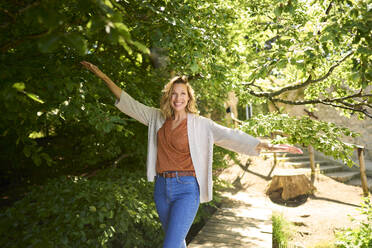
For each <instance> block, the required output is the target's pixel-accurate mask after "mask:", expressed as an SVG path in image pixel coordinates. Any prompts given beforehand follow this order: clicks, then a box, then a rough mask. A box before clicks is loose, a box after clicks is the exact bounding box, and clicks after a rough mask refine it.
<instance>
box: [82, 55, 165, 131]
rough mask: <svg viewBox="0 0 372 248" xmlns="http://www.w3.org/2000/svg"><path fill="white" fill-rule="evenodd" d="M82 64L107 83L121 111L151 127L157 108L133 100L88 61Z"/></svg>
mask: <svg viewBox="0 0 372 248" xmlns="http://www.w3.org/2000/svg"><path fill="white" fill-rule="evenodd" d="M80 63H81V64H82V65H83V66H84V67H85V68H87V69H88V70H90V71H91V72H93V73H94V74H95V75H96V76H98V77H99V78H100V79H102V80H103V81H104V82H105V83H106V85H107V86H108V87H109V89H110V90H111V92H112V93H113V94H114V95H115V97H116V99H117V100H116V103H115V106H116V107H117V108H118V109H120V111H122V112H123V113H125V114H126V115H129V116H130V117H132V118H134V119H136V120H137V121H139V122H141V123H142V124H144V125H146V126H148V125H149V122H150V120H151V119H152V117H153V116H154V114H156V113H157V112H158V110H157V109H156V108H153V107H149V106H146V105H145V104H142V103H140V102H138V101H136V100H135V99H133V98H132V97H131V96H130V95H128V94H127V93H126V92H125V91H124V90H122V89H120V87H118V86H117V85H116V84H115V83H114V82H113V81H112V80H111V79H110V78H109V77H108V76H107V75H106V74H104V73H103V72H102V71H101V70H100V69H98V67H97V66H95V65H93V64H92V63H89V62H87V61H82V62H80Z"/></svg>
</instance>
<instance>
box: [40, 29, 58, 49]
mask: <svg viewBox="0 0 372 248" xmlns="http://www.w3.org/2000/svg"><path fill="white" fill-rule="evenodd" d="M60 38H61V37H60V35H59V34H55V33H52V34H49V35H47V36H44V37H42V38H40V39H39V41H38V47H39V50H40V52H42V53H50V52H52V51H54V50H56V49H57V48H58V47H59V41H60Z"/></svg>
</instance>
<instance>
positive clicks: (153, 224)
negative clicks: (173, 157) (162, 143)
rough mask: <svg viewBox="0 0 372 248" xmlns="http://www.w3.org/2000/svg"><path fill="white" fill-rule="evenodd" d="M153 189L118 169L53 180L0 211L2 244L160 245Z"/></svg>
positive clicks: (134, 175)
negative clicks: (89, 177)
mask: <svg viewBox="0 0 372 248" xmlns="http://www.w3.org/2000/svg"><path fill="white" fill-rule="evenodd" d="M152 188H153V184H149V183H147V182H146V180H145V179H144V178H143V177H140V176H139V175H138V174H134V173H131V174H129V173H124V172H123V170H120V169H108V170H105V171H102V172H101V173H100V174H99V175H98V176H96V177H95V178H92V179H89V180H88V179H85V178H80V177H66V176H64V177H61V178H58V179H54V180H50V181H49V182H47V183H46V184H45V185H43V186H40V187H34V188H33V190H31V191H30V192H29V193H28V194H27V195H26V196H25V197H24V198H23V199H22V200H20V201H18V202H16V203H15V204H14V205H13V206H12V207H11V208H9V209H7V210H6V211H5V212H3V213H1V215H0V217H1V219H0V231H1V233H2V235H1V239H0V247H3V248H6V247H17V248H18V247H131V248H133V247H158V246H160V245H161V241H162V230H161V225H160V222H159V221H158V216H157V213H156V210H155V204H154V203H153V197H152V192H153V189H152Z"/></svg>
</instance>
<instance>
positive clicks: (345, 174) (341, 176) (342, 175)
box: [325, 171, 360, 183]
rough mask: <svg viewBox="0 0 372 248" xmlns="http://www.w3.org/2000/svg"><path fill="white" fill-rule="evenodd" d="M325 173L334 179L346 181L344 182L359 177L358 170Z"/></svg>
mask: <svg viewBox="0 0 372 248" xmlns="http://www.w3.org/2000/svg"><path fill="white" fill-rule="evenodd" d="M325 175H326V176H328V177H330V178H332V179H334V180H336V181H339V182H342V183H346V182H348V181H350V180H351V179H354V178H357V177H360V172H358V171H338V172H331V173H327V174H325Z"/></svg>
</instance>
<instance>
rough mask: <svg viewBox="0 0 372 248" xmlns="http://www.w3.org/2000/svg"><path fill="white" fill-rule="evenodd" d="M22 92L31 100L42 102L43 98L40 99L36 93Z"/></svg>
mask: <svg viewBox="0 0 372 248" xmlns="http://www.w3.org/2000/svg"><path fill="white" fill-rule="evenodd" d="M24 93H25V94H26V95H27V96H28V97H29V98H31V99H32V100H34V101H36V102H39V103H44V101H43V100H41V99H40V97H39V96H38V95H35V94H33V93H29V92H26V91H24Z"/></svg>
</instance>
